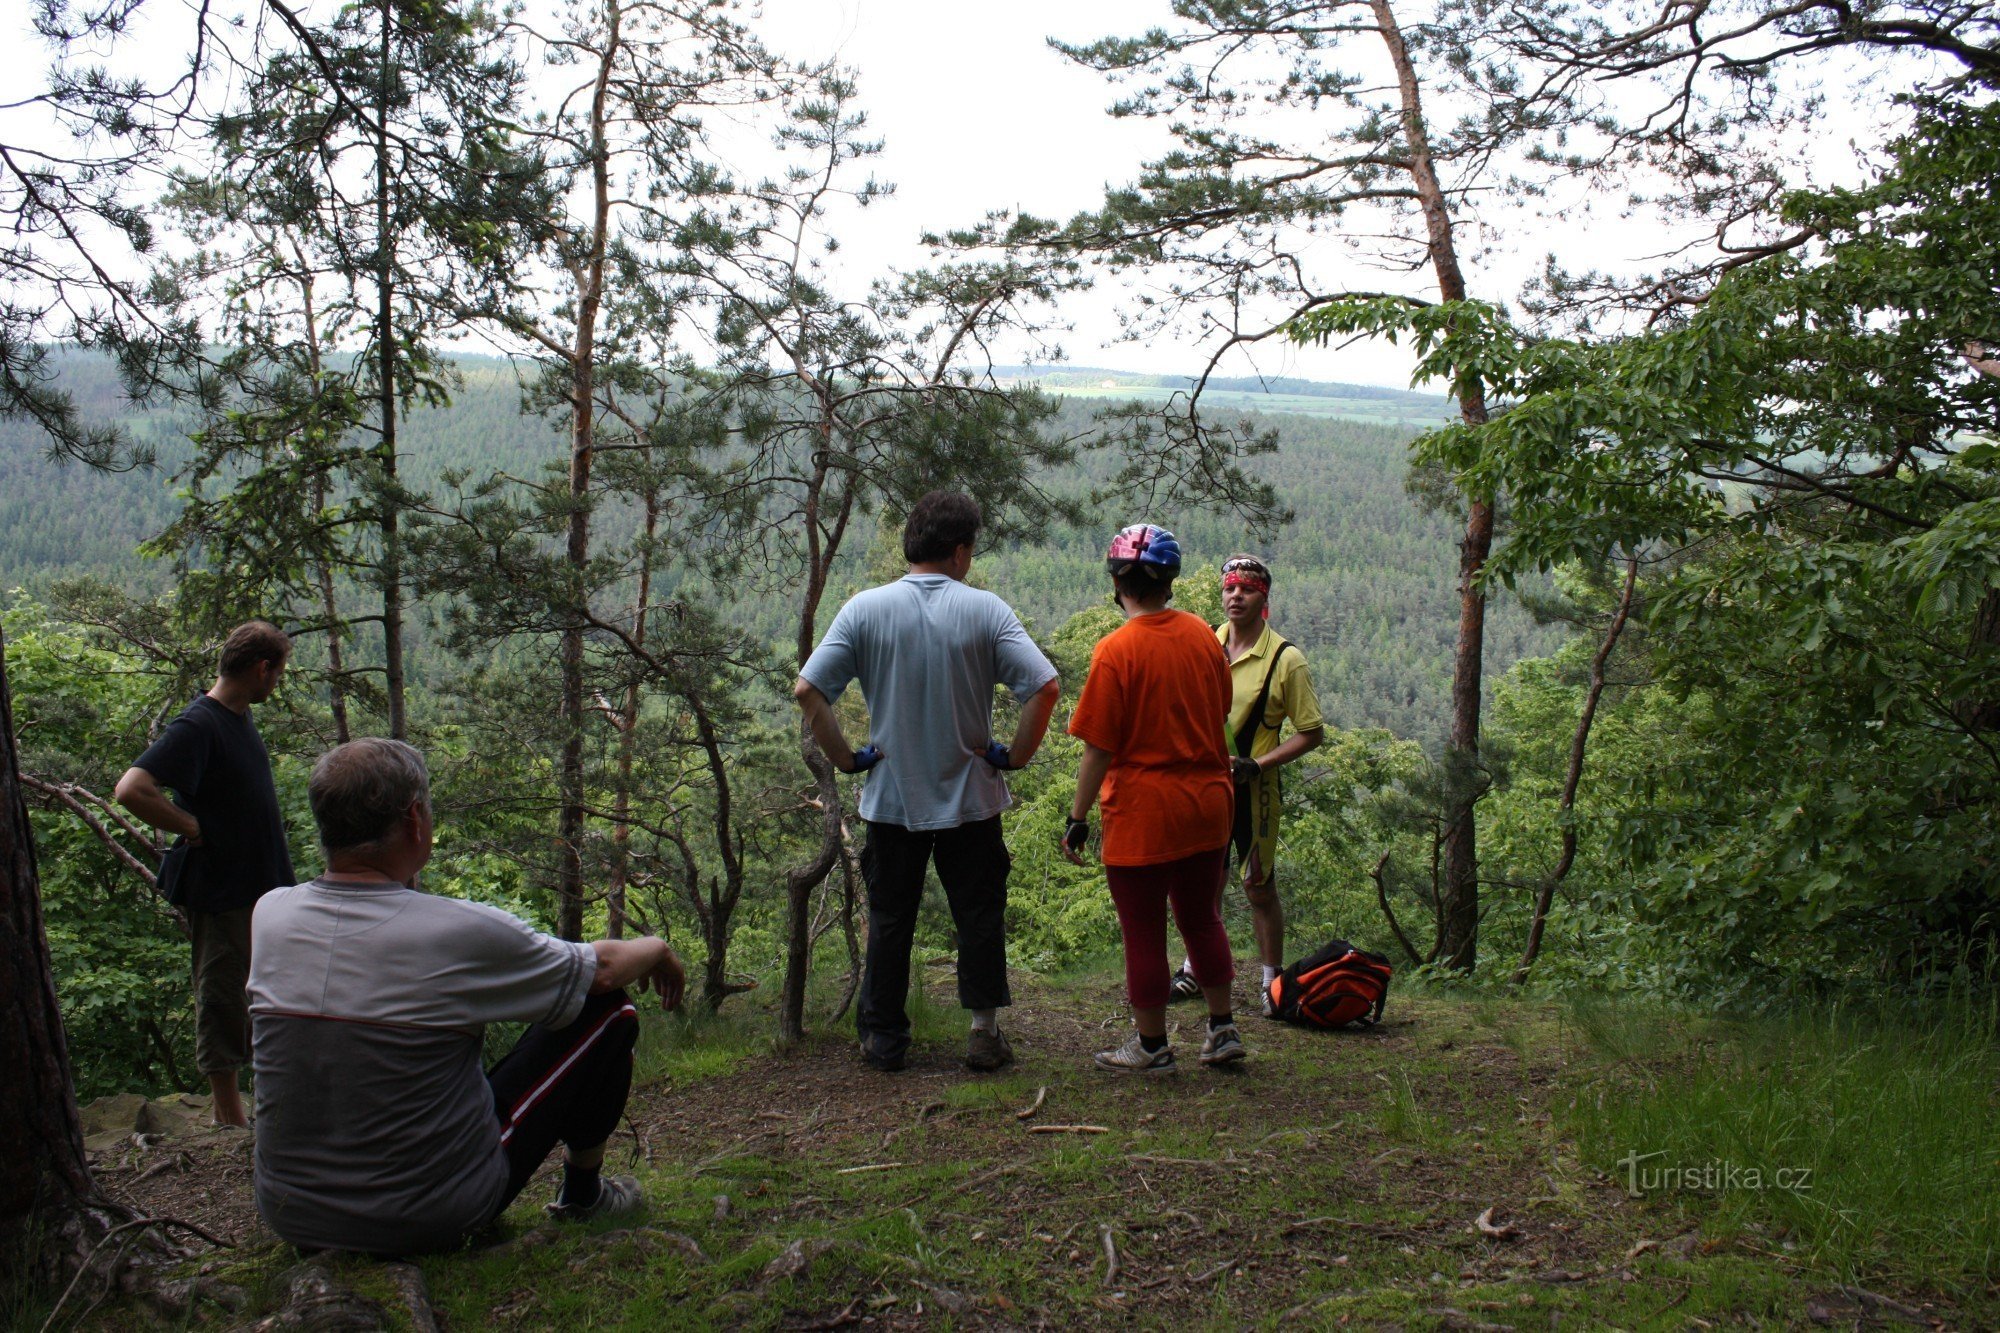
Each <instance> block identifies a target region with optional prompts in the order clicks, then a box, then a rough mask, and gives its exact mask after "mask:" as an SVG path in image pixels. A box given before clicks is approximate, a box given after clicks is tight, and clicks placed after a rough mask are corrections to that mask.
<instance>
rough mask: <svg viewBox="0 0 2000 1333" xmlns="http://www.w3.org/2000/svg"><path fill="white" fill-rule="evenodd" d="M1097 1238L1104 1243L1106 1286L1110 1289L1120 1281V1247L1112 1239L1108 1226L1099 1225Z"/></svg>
mask: <svg viewBox="0 0 2000 1333" xmlns="http://www.w3.org/2000/svg"><path fill="white" fill-rule="evenodd" d="M1097 1238H1098V1239H1099V1240H1101V1241H1103V1242H1104V1285H1105V1286H1107V1287H1108V1286H1110V1285H1111V1284H1112V1283H1114V1282H1116V1281H1117V1280H1118V1245H1117V1242H1115V1241H1113V1240H1112V1239H1111V1228H1110V1227H1109V1226H1108V1225H1099V1227H1098V1228H1097Z"/></svg>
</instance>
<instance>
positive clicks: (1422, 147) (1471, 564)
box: [1369, 0, 1493, 972]
mask: <svg viewBox="0 0 2000 1333" xmlns="http://www.w3.org/2000/svg"><path fill="white" fill-rule="evenodd" d="M1369 8H1370V9H1371V10H1372V11H1373V12H1374V15H1375V19H1376V23H1377V24H1378V26H1379V27H1380V30H1381V34H1382V41H1383V43H1384V45H1386V46H1387V47H1388V51H1389V61H1390V64H1391V65H1393V66H1394V68H1395V71H1396V84H1397V88H1398V92H1399V96H1400V100H1401V106H1402V122H1403V135H1404V138H1405V140H1406V141H1407V151H1408V153H1409V163H1408V170H1409V174H1410V180H1411V184H1412V185H1413V186H1414V188H1415V189H1416V192H1417V198H1418V201H1419V203H1420V204H1421V206H1422V209H1423V216H1424V233H1425V239H1426V245H1427V249H1428V253H1429V259H1430V263H1431V270H1432V273H1433V275H1434V276H1435V277H1436V280H1437V288H1438V297H1439V299H1440V300H1442V301H1447V302H1449V301H1463V300H1464V299H1465V275H1464V273H1463V272H1462V271H1461V270H1460V268H1459V264H1458V248H1457V245H1456V244H1455V243H1454V241H1453V239H1452V231H1451V208H1450V203H1449V201H1448V200H1447V199H1446V197H1445V192H1444V187H1443V185H1442V183H1441V182H1440V181H1439V180H1438V175H1437V167H1436V164H1435V163H1434V161H1433V160H1432V156H1431V146H1430V131H1429V130H1428V128H1427V127H1426V125H1425V123H1424V110H1423V96H1422V89H1421V87H1420V85H1419V83H1418V80H1417V71H1416V65H1415V63H1414V62H1413V61H1412V60H1411V59H1410V51H1409V47H1408V46H1407V45H1406V44H1405V43H1404V41H1403V33H1402V29H1401V27H1399V26H1398V24H1397V22H1396V15H1395V11H1394V10H1393V9H1392V8H1391V7H1390V4H1389V0H1370V4H1369ZM1458 410H1459V415H1460V416H1461V417H1462V418H1464V420H1465V422H1466V423H1467V424H1468V425H1474V426H1477V425H1481V424H1483V423H1484V422H1485V421H1486V415H1487V413H1486V395H1485V392H1484V390H1483V389H1482V388H1481V387H1480V386H1479V385H1478V384H1477V383H1476V382H1474V383H1471V384H1468V385H1466V386H1465V387H1464V389H1463V390H1462V391H1461V392H1460V393H1459V401H1458ZM1466 500H1467V505H1466V519H1465V535H1464V536H1463V537H1462V538H1461V539H1460V541H1459V548H1458V644H1457V648H1456V650H1455V651H1454V653H1453V656H1452V673H1451V739H1450V743H1449V746H1448V749H1447V752H1446V755H1445V775H1446V782H1447V786H1446V801H1447V804H1448V808H1447V810H1446V812H1445V819H1446V833H1445V842H1444V875H1443V882H1442V884H1441V885H1440V887H1439V894H1438V898H1439V902H1438V907H1439V912H1438V938H1439V951H1438V958H1439V959H1440V960H1441V961H1442V962H1443V963H1444V965H1445V966H1446V967H1449V968H1453V969H1455V970H1459V971H1468V972H1469V971H1471V970H1472V967H1473V965H1474V963H1475V962H1476V961H1477V958H1478V947H1479V829H1478V821H1477V818H1476V808H1477V805H1478V801H1479V797H1480V795H1481V794H1482V792H1483V790H1484V785H1485V784H1484V781H1483V776H1484V770H1483V768H1482V766H1481V763H1480V758H1479V714H1480V705H1481V691H1482V687H1483V685H1484V683H1485V656H1486V594H1485V592H1484V590H1483V589H1482V588H1481V587H1480V585H1479V573H1480V571H1481V570H1482V569H1484V568H1485V567H1486V561H1487V558H1488V557H1489V556H1490V555H1491V554H1492V553H1493V505H1492V501H1491V497H1487V496H1477V495H1471V494H1468V495H1467V496H1466Z"/></svg>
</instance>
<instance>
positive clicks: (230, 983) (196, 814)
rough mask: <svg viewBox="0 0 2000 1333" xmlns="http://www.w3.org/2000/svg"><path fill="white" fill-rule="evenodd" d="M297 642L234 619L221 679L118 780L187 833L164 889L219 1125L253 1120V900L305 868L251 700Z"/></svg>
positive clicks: (136, 801)
mask: <svg viewBox="0 0 2000 1333" xmlns="http://www.w3.org/2000/svg"><path fill="white" fill-rule="evenodd" d="M291 651H292V642H291V640H290V639H289V638H287V637H286V636H285V633H284V631H283V630H281V629H279V628H278V627H277V626H275V625H272V624H270V623H268V622H266V621H262V620H253V621H250V622H249V623H248V624H244V625H238V626H237V627H236V628H235V629H234V630H232V631H230V634H229V638H228V639H227V640H226V641H225V642H224V643H223V645H222V655H221V660H220V662H219V663H218V666H217V674H216V679H215V684H214V685H212V686H210V687H209V690H208V693H206V694H202V695H197V696H196V697H195V700H194V702H193V703H191V704H189V705H188V706H187V708H186V709H185V710H184V711H183V712H182V713H181V715H180V716H179V717H177V718H175V719H174V720H173V721H172V722H169V723H168V724H167V729H166V730H165V731H163V732H161V733H160V737H159V739H158V740H156V741H154V742H153V744H152V745H151V746H150V747H149V748H148V749H147V750H146V752H145V753H144V754H142V755H140V756H139V758H138V759H137V760H135V761H134V762H133V765H132V767H131V768H128V769H126V770H125V776H124V777H122V778H120V779H118V786H117V788H116V789H115V790H114V792H113V795H114V796H116V797H117V799H118V802H119V803H120V804H121V805H123V806H124V807H125V808H126V809H128V810H130V811H131V812H132V813H133V814H135V815H137V816H138V817H139V818H141V819H143V820H145V821H146V822H147V823H149V824H151V825H152V826H153V827H154V828H157V829H160V830H161V831H162V832H166V833H171V834H174V835H176V837H177V839H178V840H177V841H176V842H175V843H174V845H173V846H172V847H170V848H168V850H167V855H166V859H165V860H164V861H163V862H162V863H161V866H160V891H161V892H162V893H164V894H165V895H166V897H167V900H168V901H169V902H172V903H176V904H178V905H179V906H181V907H182V908H183V909H184V910H185V911H186V912H187V916H188V925H189V928H190V933H191V934H192V936H193V938H194V992H195V1067H196V1068H197V1069H199V1070H200V1071H201V1072H202V1073H204V1074H206V1075H208V1082H209V1087H210V1088H211V1089H212V1090H213V1091H214V1093H215V1102H214V1113H215V1122H216V1123H217V1124H219V1125H236V1126H243V1125H247V1124H248V1123H249V1121H248V1117H246V1116H245V1114H244V1111H243V1097H242V1093H241V1091H240V1090H239V1089H238V1086H237V1071H238V1070H240V1069H242V1068H243V1066H245V1065H247V1064H248V1063H250V1009H249V1003H248V1001H247V999H246V998H245V995H244V986H245V983H246V982H247V981H248V979H249V975H250V909H251V908H252V907H253V906H255V905H256V902H257V900H258V899H259V898H261V897H262V896H263V895H264V894H266V893H268V892H269V891H270V890H272V889H274V888H277V887H278V886H279V885H281V884H291V883H295V882H296V881H297V879H298V876H297V875H295V874H293V873H292V856H291V851H290V849H289V848H288V846H287V845H286V842H285V822H284V817H283V815H282V814H280V813H279V810H278V790H277V787H276V785H275V784H274V783H273V782H272V780H271V756H270V755H269V753H268V752H266V751H265V749H264V740H263V737H261V736H259V735H258V734H257V724H256V723H254V722H252V721H251V720H250V708H251V705H253V704H260V703H263V702H264V701H265V700H266V699H268V698H270V697H271V692H272V691H273V690H275V689H277V688H278V679H279V677H280V676H282V675H283V674H284V671H285V663H286V661H287V660H288V659H289V658H290V656H291ZM166 789H171V790H172V791H173V793H174V795H173V799H172V800H169V799H168V798H167V794H166Z"/></svg>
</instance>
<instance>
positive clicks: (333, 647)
mask: <svg viewBox="0 0 2000 1333" xmlns="http://www.w3.org/2000/svg"><path fill="white" fill-rule="evenodd" d="M292 254H293V255H294V256H295V257H296V258H297V259H298V261H299V299H300V302H301V304H302V305H303V306H304V310H305V340H306V364H307V369H308V370H310V371H311V373H312V384H313V396H314V398H315V399H317V398H318V396H319V394H320V392H321V390H322V389H323V388H324V370H325V365H324V362H323V360H322V358H321V354H320V342H319V314H318V312H317V311H316V310H315V309H314V308H313V276H312V268H311V266H309V265H308V264H307V263H306V257H305V252H304V251H303V250H301V249H300V247H299V244H298V242H297V241H296V240H293V241H292ZM311 494H312V507H313V516H314V519H315V521H317V520H318V519H319V517H320V516H321V515H323V514H325V513H326V494H327V488H326V472H325V470H324V469H323V468H321V467H320V466H319V464H318V463H317V461H315V462H314V464H313V468H312V492H311ZM316 564H317V580H318V583H319V603H320V615H321V616H322V617H323V618H324V619H325V621H326V684H327V704H328V707H329V708H330V710H331V711H332V713H333V743H334V744H335V745H345V744H347V742H348V741H350V740H352V739H353V732H352V731H350V730H349V728H348V723H347V664H346V662H345V661H344V660H343V657H342V649H341V643H340V641H341V637H342V626H341V620H340V602H339V599H338V598H337V597H336V596H335V595H334V587H333V562H332V561H331V560H329V559H326V558H324V557H322V558H321V559H320V560H318V561H317V562H316Z"/></svg>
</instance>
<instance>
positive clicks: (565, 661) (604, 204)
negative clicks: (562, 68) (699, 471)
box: [556, 3, 622, 940]
mask: <svg viewBox="0 0 2000 1333" xmlns="http://www.w3.org/2000/svg"><path fill="white" fill-rule="evenodd" d="M604 11H605V19H606V24H607V28H608V30H607V32H606V35H605V42H604V50H603V52H602V53H601V54H600V56H599V58H598V66H597V81H596V85H595V87H594V89H593V90H592V94H591V103H590V183H591V219H590V234H589V248H588V251H587V253H586V255H585V256H584V258H583V260H582V261H581V262H580V263H579V264H578V265H577V267H576V270H575V273H576V286H577V291H576V329H575V333H574V336H573V337H572V339H571V342H570V348H569V352H568V356H567V360H568V362H569V366H568V369H569V377H570V386H569V394H570V449H569V500H570V511H569V532H568V537H567V541H566V544H565V547H564V555H565V558H566V559H567V560H568V561H569V566H570V570H571V573H572V574H573V576H574V577H575V580H576V595H577V596H579V597H584V596H588V595H589V593H588V587H587V579H586V575H587V572H588V567H589V564H590V507H589V502H590V469H591V463H592V461H593V460H594V459H595V457H596V451H597V423H596V411H597V382H596V370H597V316H598V312H599V310H601V309H602V308H603V304H604V258H605V253H606V247H607V245H608V242H609V238H608V237H607V235H606V232H607V230H608V229H609V227H610V225H611V154H610V149H609V145H608V143H607V140H606V136H607V133H608V127H607V117H608V116H609V104H610V86H611V71H612V68H613V66H614V65H615V63H616V61H617V59H618V50H619V43H620V36H619V24H620V20H621V17H622V15H621V11H620V9H619V6H618V5H617V4H615V3H613V4H607V5H605V7H604ZM559 657H560V660H561V663H562V722H563V749H562V766H561V769H560V772H559V774H558V777H557V786H558V788H559V790H560V796H559V799H560V802H561V807H562V808H561V813H560V815H559V816H558V819H557V828H556V842H557V854H558V855H559V856H560V857H561V863H560V867H559V869H558V870H557V873H556V892H557V895H558V902H557V916H556V929H557V933H558V934H560V935H561V936H562V938H564V939H566V940H580V939H582V938H583V900H584V892H583V834H584V821H585V812H584V796H585V792H584V773H583V711H584V680H583V617H582V614H581V611H580V610H579V611H578V612H577V613H576V614H573V615H572V616H571V617H570V623H569V624H568V625H567V626H566V627H565V628H564V629H563V632H562V642H561V648H560V651H559Z"/></svg>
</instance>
